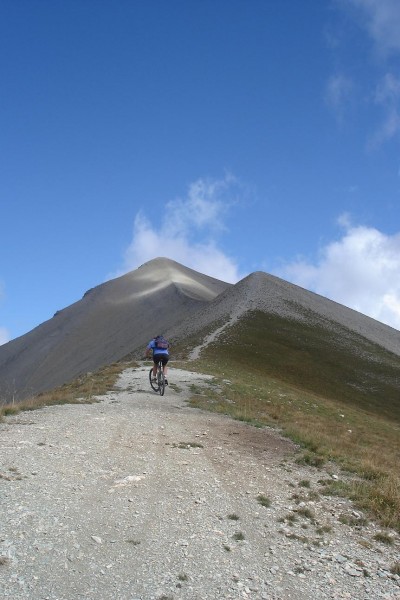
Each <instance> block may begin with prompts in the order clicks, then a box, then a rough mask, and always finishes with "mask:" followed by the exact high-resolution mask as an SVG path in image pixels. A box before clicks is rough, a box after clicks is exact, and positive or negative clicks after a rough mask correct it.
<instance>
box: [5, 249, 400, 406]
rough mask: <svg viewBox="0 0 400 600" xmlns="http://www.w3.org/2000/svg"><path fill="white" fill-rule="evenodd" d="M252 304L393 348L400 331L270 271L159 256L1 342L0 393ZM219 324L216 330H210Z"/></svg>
mask: <svg viewBox="0 0 400 600" xmlns="http://www.w3.org/2000/svg"><path fill="white" fill-rule="evenodd" d="M251 310H261V311H263V312H264V313H268V314H278V315H280V316H284V317H286V318H288V319H289V320H290V319H295V320H303V321H304V320H305V321H307V322H309V323H311V324H312V323H315V324H318V325H322V326H323V327H324V328H326V330H329V329H332V328H333V329H334V330H335V331H336V332H337V333H338V335H340V334H341V333H342V329H341V328H345V330H349V331H353V332H355V333H357V334H358V335H361V336H363V337H364V338H366V339H368V340H370V341H372V342H374V343H375V344H378V345H379V346H381V347H383V348H385V349H386V350H389V351H390V352H393V353H394V354H396V355H397V356H399V355H400V332H398V331H397V330H394V329H392V328H391V327H389V326H388V325H384V324H383V323H380V322H378V321H375V320H374V319H371V318H370V317H367V316H365V315H362V314H361V313H358V312H357V311H354V310H352V309H350V308H347V307H345V306H343V305H340V304H338V303H336V302H333V301H332V300H329V299H327V298H324V297H323V296H319V295H318V294H315V293H314V292H310V291H308V290H305V289H304V288H301V287H299V286H296V285H294V284H291V283H289V282H287V281H284V280H282V279H279V278H278V277H276V276H274V275H269V274H267V273H264V272H263V271H256V272H254V273H251V274H249V275H248V276H247V277H245V278H243V279H242V280H240V281H239V282H238V283H236V284H230V283H226V282H223V281H220V280H217V279H215V278H212V277H210V276H207V275H204V274H201V273H198V272H197V271H194V270H193V269H190V268H188V267H185V266H184V265H181V264H180V263H177V262H175V261H172V260H171V259H168V258H164V257H159V258H156V259H153V260H151V261H148V262H147V263H144V264H143V265H141V266H140V267H138V268H137V269H136V270H134V271H131V272H129V273H127V274H125V275H122V276H120V277H117V278H115V279H112V280H110V281H108V282H105V283H102V284H100V285H98V286H96V287H94V288H92V289H89V290H88V291H87V292H85V294H84V295H83V297H82V299H81V300H79V301H77V302H75V303H74V304H72V305H70V306H67V307H65V308H64V309H62V310H60V311H57V312H56V313H55V315H54V316H53V318H52V319H49V320H48V321H45V322H44V323H42V324H41V325H39V326H38V327H36V328H35V329H33V330H32V331H30V332H28V333H27V334H25V335H23V336H21V337H20V338H17V339H16V340H12V341H11V342H9V343H8V344H5V345H4V346H2V347H0V398H1V401H2V402H3V403H4V402H7V401H10V399H23V398H26V397H28V396H29V395H33V394H36V393H38V392H41V391H46V390H49V389H51V388H53V387H56V386H58V385H61V384H63V383H66V382H68V381H70V380H72V379H74V378H76V377H77V376H79V375H81V374H83V373H86V372H88V371H94V370H97V369H98V368H100V367H102V366H104V365H106V364H110V363H112V362H117V361H119V360H121V359H123V358H125V357H126V356H127V355H133V356H140V355H142V354H143V349H144V347H145V345H146V344H147V342H148V340H149V339H151V338H152V337H153V336H154V335H157V334H158V333H163V334H165V335H167V336H168V337H171V339H173V340H174V341H179V340H182V339H185V338H186V337H187V336H188V335H189V334H195V333H197V332H201V331H202V330H205V329H208V330H212V331H214V334H215V335H214V338H213V339H216V338H217V337H218V331H223V330H224V329H226V328H227V327H229V326H230V325H232V324H233V323H235V322H236V321H237V320H239V319H241V318H242V316H243V315H244V314H246V313H247V312H249V311H251ZM217 330H218V331H217Z"/></svg>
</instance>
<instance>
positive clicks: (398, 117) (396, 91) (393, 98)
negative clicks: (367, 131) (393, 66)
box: [369, 73, 400, 147]
mask: <svg viewBox="0 0 400 600" xmlns="http://www.w3.org/2000/svg"><path fill="white" fill-rule="evenodd" d="M375 103H376V104H377V105H378V106H380V107H381V108H382V109H383V111H384V120H383V123H382V125H381V126H380V128H379V129H378V130H377V131H376V132H375V134H374V135H373V137H372V138H371V140H370V144H369V145H370V146H372V147H374V146H376V145H379V144H381V143H382V142H385V141H387V140H390V139H391V138H393V137H394V136H395V135H397V134H398V133H400V79H399V78H397V77H395V76H394V75H392V74H391V73H387V74H386V75H385V76H384V78H383V79H382V81H381V82H380V84H379V85H378V87H377V89H376V93H375Z"/></svg>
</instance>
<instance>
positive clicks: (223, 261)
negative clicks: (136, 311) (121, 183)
mask: <svg viewBox="0 0 400 600" xmlns="http://www.w3.org/2000/svg"><path fill="white" fill-rule="evenodd" d="M237 185H238V182H237V181H236V180H235V178H234V177H233V176H231V175H227V176H226V177H225V178H224V179H221V180H205V179H199V180H198V181H196V182H194V183H193V184H191V185H190V186H189V190H188V194H187V197H186V198H184V199H177V200H173V201H171V202H168V203H167V204H166V206H165V211H164V213H163V218H162V221H161V223H160V224H155V225H154V224H152V222H151V221H150V220H149V219H150V217H151V215H149V216H147V215H145V214H144V213H143V212H142V211H141V212H139V213H138V214H137V215H136V218H135V221H134V228H133V237H132V241H131V243H130V245H129V247H128V248H127V250H126V252H125V256H124V264H123V267H122V269H121V270H120V272H119V273H118V274H119V275H120V274H122V273H126V272H128V271H131V270H133V269H136V268H137V267H138V266H140V265H141V264H143V263H144V262H147V261H149V260H151V259H152V258H156V257H157V256H165V257H168V258H170V259H173V260H176V261H177V262H179V263H181V264H183V265H185V266H187V267H190V268H192V269H194V270H196V271H199V272H200V273H204V274H206V275H210V276H212V277H215V278H217V279H221V280H223V281H227V282H229V283H235V282H237V281H238V280H239V279H240V278H241V275H240V274H239V272H238V266H237V264H236V262H235V260H234V259H232V258H231V257H229V256H227V255H226V254H225V253H224V252H223V250H222V249H221V248H219V247H218V243H217V241H216V238H217V236H218V233H219V232H221V231H223V230H225V224H224V216H225V215H226V214H227V212H228V211H229V208H230V207H231V206H232V204H234V202H235V199H234V194H235V189H236V187H237Z"/></svg>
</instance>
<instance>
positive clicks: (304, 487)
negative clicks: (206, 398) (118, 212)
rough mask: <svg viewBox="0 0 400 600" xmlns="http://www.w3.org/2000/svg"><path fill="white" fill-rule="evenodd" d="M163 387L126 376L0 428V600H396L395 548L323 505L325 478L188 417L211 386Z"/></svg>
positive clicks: (196, 378)
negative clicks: (161, 390) (93, 397)
mask: <svg viewBox="0 0 400 600" xmlns="http://www.w3.org/2000/svg"><path fill="white" fill-rule="evenodd" d="M169 379H170V383H171V385H170V386H169V387H168V388H167V390H166V394H165V396H164V397H160V396H159V395H157V394H155V393H154V392H152V391H151V390H150V388H149V384H148V368H147V367H145V366H141V367H139V368H137V369H127V370H125V371H124V372H123V374H122V375H121V377H120V380H119V384H118V389H117V390H116V391H113V392H112V393H109V394H107V395H105V396H102V397H101V398H100V402H98V403H95V404H82V405H65V406H55V407H49V408H44V409H41V410H38V411H35V412H30V413H28V412H25V413H20V414H18V415H15V416H12V417H7V418H6V420H5V422H4V423H2V424H0V440H1V441H0V448H1V459H0V488H1V511H2V513H1V514H2V517H1V530H0V597H1V598H13V599H16V600H18V599H21V600H22V599H29V600H39V599H48V600H75V599H79V598H87V599H93V600H99V599H100V600H111V599H112V600H125V599H126V600H128V599H129V600H139V599H140V600H178V599H187V600H212V599H216V598H223V599H226V600H229V599H239V598H240V599H243V598H248V599H261V600H263V599H265V600H266V599H268V600H278V599H279V600H288V599H294V600H306V599H307V600H309V599H310V598H317V599H325V598H329V599H340V598H350V599H352V600H358V599H364V598H365V599H366V598H368V599H372V598H373V599H381V598H382V599H386V600H389V599H390V600H394V599H400V577H399V576H398V575H396V574H395V573H393V572H392V570H394V569H393V566H394V565H395V564H396V563H397V564H398V563H399V561H400V554H399V551H400V541H399V536H398V535H397V534H396V533H395V532H393V531H389V532H387V531H385V533H386V534H389V535H390V540H391V542H392V543H391V544H384V543H382V542H378V541H377V540H376V539H375V537H374V536H375V535H376V534H377V533H378V532H381V529H380V528H379V526H378V525H376V524H374V523H371V522H368V523H367V524H364V525H362V522H363V516H364V515H362V513H360V511H357V509H355V507H354V506H353V505H352V504H351V502H349V501H347V500H345V499H341V498H331V497H326V496H323V495H322V494H321V489H322V486H321V484H320V483H318V482H319V481H320V480H321V479H324V478H325V479H326V478H337V477H342V475H341V474H340V473H339V472H338V471H337V470H335V467H334V466H333V465H331V466H330V467H329V468H327V470H326V471H323V470H317V469H314V468H312V467H307V466H301V465H298V464H297V463H296V462H295V457H296V452H297V450H298V448H296V446H295V445H294V444H293V443H292V442H290V441H289V440H286V439H284V438H282V437H281V436H280V434H279V432H277V431H274V430H272V429H268V428H266V429H259V428H254V427H251V426H249V425H247V424H245V423H242V422H238V421H233V420H231V419H230V418H228V417H225V416H221V415H215V414H211V413H207V412H203V411H201V410H198V409H193V408H190V407H189V406H188V403H187V400H188V398H189V396H190V386H191V385H192V384H195V385H196V386H207V385H209V384H210V378H209V377H208V376H205V375H201V374H197V373H192V372H188V371H182V370H179V369H175V368H173V366H171V369H170V377H169ZM294 495H297V496H299V495H301V496H302V499H300V502H299V500H297V502H296V500H295V499H294V497H293V496H294ZM342 521H346V522H347V523H349V522H351V523H352V525H350V524H346V523H344V522H342Z"/></svg>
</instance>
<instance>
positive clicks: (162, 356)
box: [146, 335, 170, 385]
mask: <svg viewBox="0 0 400 600" xmlns="http://www.w3.org/2000/svg"><path fill="white" fill-rule="evenodd" d="M169 347H170V344H169V342H168V341H167V340H166V339H165V338H164V337H163V336H162V335H156V336H155V337H154V338H153V339H152V340H150V342H149V343H148V344H147V347H146V357H147V358H148V357H150V356H151V354H153V363H154V364H153V378H152V381H153V383H155V382H156V381H157V380H156V374H157V365H158V363H159V362H160V360H161V362H162V368H163V372H164V377H165V378H166V377H167V371H168V367H167V363H168V361H169V352H168V349H169ZM165 385H168V380H167V379H165Z"/></svg>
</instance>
